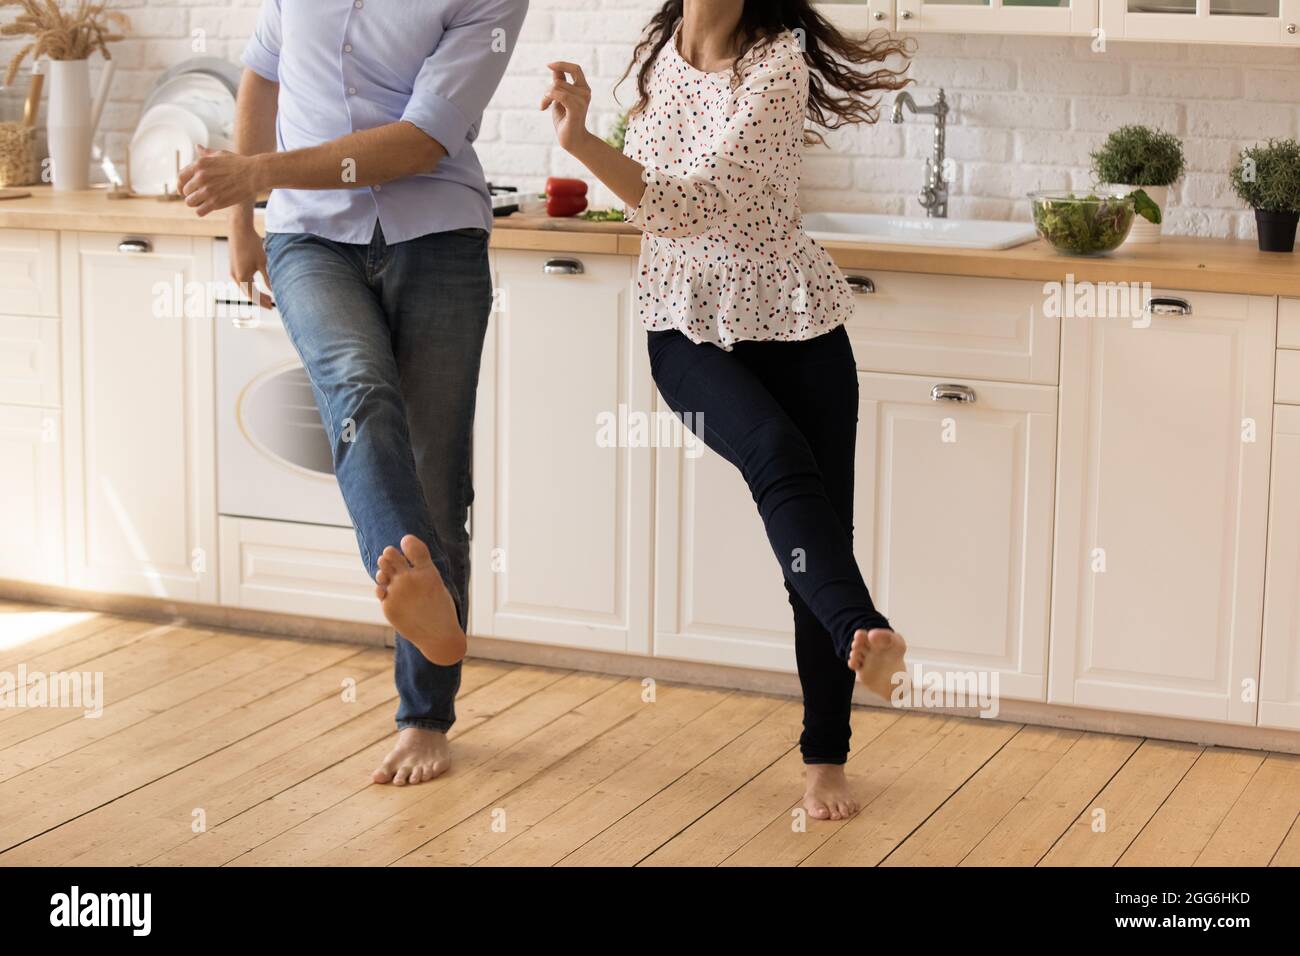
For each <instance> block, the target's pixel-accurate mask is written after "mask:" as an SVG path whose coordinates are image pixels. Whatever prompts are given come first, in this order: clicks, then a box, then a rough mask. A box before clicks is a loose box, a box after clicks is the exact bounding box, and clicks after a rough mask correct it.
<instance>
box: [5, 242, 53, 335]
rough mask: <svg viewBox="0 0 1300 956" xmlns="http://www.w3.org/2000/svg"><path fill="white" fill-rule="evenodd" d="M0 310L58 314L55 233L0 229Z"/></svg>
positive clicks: (31, 313)
mask: <svg viewBox="0 0 1300 956" xmlns="http://www.w3.org/2000/svg"><path fill="white" fill-rule="evenodd" d="M0 311H2V312H5V313H7V314H9V315H48V316H57V315H58V314H59V234H58V233H57V232H50V231H49V230H34V229H0Z"/></svg>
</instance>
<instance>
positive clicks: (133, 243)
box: [117, 239, 153, 252]
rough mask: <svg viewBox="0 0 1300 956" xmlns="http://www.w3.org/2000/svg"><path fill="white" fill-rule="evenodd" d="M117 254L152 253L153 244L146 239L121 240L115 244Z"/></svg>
mask: <svg viewBox="0 0 1300 956" xmlns="http://www.w3.org/2000/svg"><path fill="white" fill-rule="evenodd" d="M117 251H118V252H153V243H152V242H150V241H149V240H148V239H123V240H122V241H121V242H119V243H118V244H117Z"/></svg>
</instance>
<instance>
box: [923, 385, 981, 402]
mask: <svg viewBox="0 0 1300 956" xmlns="http://www.w3.org/2000/svg"><path fill="white" fill-rule="evenodd" d="M930 401H932V402H963V403H965V402H973V401H975V389H973V388H971V387H970V386H969V385H954V384H952V383H951V382H940V383H939V384H938V385H936V386H935V387H934V388H932V389H930Z"/></svg>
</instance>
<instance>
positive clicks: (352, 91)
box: [348, 86, 357, 96]
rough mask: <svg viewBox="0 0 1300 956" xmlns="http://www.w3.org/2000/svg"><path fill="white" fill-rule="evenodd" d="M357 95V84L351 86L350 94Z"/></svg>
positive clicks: (349, 88)
mask: <svg viewBox="0 0 1300 956" xmlns="http://www.w3.org/2000/svg"><path fill="white" fill-rule="evenodd" d="M356 95H357V88H356V87H355V86H349V87H348V96H356Z"/></svg>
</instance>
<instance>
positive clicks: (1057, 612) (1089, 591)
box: [1051, 293, 1275, 722]
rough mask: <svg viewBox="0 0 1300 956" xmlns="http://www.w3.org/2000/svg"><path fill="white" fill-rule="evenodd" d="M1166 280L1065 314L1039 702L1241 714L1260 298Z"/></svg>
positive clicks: (1259, 531)
mask: <svg viewBox="0 0 1300 956" xmlns="http://www.w3.org/2000/svg"><path fill="white" fill-rule="evenodd" d="M1175 294H1176V295H1178V296H1181V297H1183V298H1185V299H1187V300H1188V302H1189V303H1191V305H1192V313H1191V315H1188V316H1177V317H1162V316H1157V317H1155V318H1154V319H1153V320H1152V321H1151V324H1150V326H1149V327H1141V324H1140V323H1138V324H1135V323H1133V322H1131V321H1128V320H1124V319H1108V318H1092V319H1087V318H1067V319H1066V331H1065V333H1064V335H1063V355H1064V356H1065V360H1064V361H1063V363H1062V380H1061V404H1062V417H1061V435H1062V438H1061V442H1062V444H1061V458H1060V466H1059V475H1058V483H1059V486H1060V488H1061V494H1060V497H1059V499H1058V503H1057V526H1058V529H1059V530H1058V537H1057V544H1056V569H1057V573H1056V583H1055V599H1054V609H1053V644H1052V652H1053V658H1052V681H1051V699H1052V700H1058V701H1061V702H1071V703H1076V704H1082V705H1088V706H1097V707H1106V708H1113V709H1117V710H1129V711H1137V712H1146V713H1160V714H1168V715H1171V716H1182V717H1192V718H1201V719H1214V720H1233V721H1249V722H1253V721H1254V716H1255V715H1254V708H1255V705H1254V703H1253V697H1251V695H1249V694H1243V693H1242V683H1243V681H1253V679H1254V677H1255V674H1256V670H1257V666H1258V661H1259V641H1260V604H1261V603H1262V599H1263V571H1264V567H1263V564H1264V561H1263V558H1264V536H1265V530H1266V522H1267V485H1268V459H1269V448H1268V441H1267V436H1268V435H1269V429H1270V427H1271V418H1272V388H1273V385H1272V378H1273V374H1272V373H1273V335H1274V322H1275V305H1274V300H1272V299H1267V298H1263V297H1247V296H1226V295H1213V294H1194V293H1175ZM1243 698H1245V699H1243Z"/></svg>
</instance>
